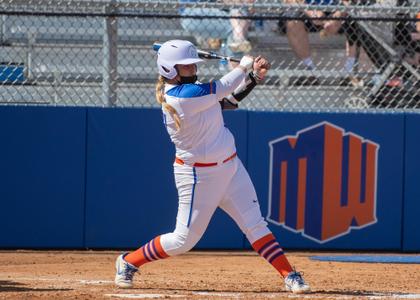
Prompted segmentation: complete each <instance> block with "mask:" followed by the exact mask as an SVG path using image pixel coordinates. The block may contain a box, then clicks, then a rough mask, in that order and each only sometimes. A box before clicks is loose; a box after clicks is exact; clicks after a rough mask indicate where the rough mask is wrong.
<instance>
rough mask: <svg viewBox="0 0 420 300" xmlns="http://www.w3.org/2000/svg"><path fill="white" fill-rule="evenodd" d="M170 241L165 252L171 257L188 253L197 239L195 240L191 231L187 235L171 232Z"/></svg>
mask: <svg viewBox="0 0 420 300" xmlns="http://www.w3.org/2000/svg"><path fill="white" fill-rule="evenodd" d="M171 240H172V242H171V245H170V247H168V248H169V249H168V250H167V251H168V254H169V255H171V256H173V255H178V254H182V253H185V252H188V251H190V250H191V249H192V248H193V247H194V246H195V244H196V243H197V242H198V240H199V237H198V238H197V237H196V235H195V234H193V233H192V232H191V231H190V232H188V233H178V232H173V233H172V234H171Z"/></svg>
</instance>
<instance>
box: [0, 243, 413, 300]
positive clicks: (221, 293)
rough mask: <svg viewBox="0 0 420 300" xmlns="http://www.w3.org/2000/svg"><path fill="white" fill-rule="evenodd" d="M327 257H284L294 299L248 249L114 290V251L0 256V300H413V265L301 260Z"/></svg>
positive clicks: (165, 266) (190, 260) (171, 262)
mask: <svg viewBox="0 0 420 300" xmlns="http://www.w3.org/2000/svg"><path fill="white" fill-rule="evenodd" d="M330 254H331V253H315V252H311V253H309V252H289V253H288V258H289V260H290V261H291V263H292V265H294V266H296V267H297V268H298V270H299V271H303V272H304V277H305V279H306V281H307V282H308V283H309V284H310V285H311V288H312V290H313V292H312V293H311V294H308V295H303V296H297V295H293V294H290V293H288V292H285V291H284V289H283V282H282V280H280V277H279V276H278V275H277V273H276V271H275V270H274V269H273V268H272V267H271V266H270V265H269V264H268V263H267V262H265V261H264V260H263V259H262V258H260V257H259V256H257V255H255V254H254V253H253V252H190V253H188V254H184V255H181V256H178V257H173V258H169V259H166V260H163V261H157V262H154V263H150V264H146V265H144V266H143V267H142V268H141V273H140V274H137V275H136V277H135V288H134V289H129V290H121V289H117V288H116V287H115V286H114V284H113V279H114V274H115V273H114V272H115V270H114V262H115V258H116V257H117V256H118V255H119V252H116V251H0V299H158V298H166V299H172V298H177V299H290V298H293V299H420V265H419V264H368V263H339V262H321V261H314V260H310V259H309V256H312V255H330ZM342 254H343V253H340V255H342Z"/></svg>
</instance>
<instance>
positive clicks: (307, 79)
mask: <svg viewBox="0 0 420 300" xmlns="http://www.w3.org/2000/svg"><path fill="white" fill-rule="evenodd" d="M290 83H291V85H294V86H308V85H319V84H320V82H319V80H318V78H316V77H315V76H299V77H291V78H290Z"/></svg>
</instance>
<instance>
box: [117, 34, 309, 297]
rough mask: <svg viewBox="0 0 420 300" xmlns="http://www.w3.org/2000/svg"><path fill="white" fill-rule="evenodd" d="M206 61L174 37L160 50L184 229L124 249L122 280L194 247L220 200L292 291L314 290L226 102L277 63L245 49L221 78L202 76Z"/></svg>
mask: <svg viewBox="0 0 420 300" xmlns="http://www.w3.org/2000/svg"><path fill="white" fill-rule="evenodd" d="M201 62H202V60H201V59H200V58H199V57H198V55H197V50H196V48H195V46H194V45H193V44H192V43H190V42H188V41H183V40H172V41H168V42H166V43H164V44H163V45H162V46H161V48H160V49H159V51H158V59H157V65H158V68H159V74H160V76H159V79H158V82H157V85H156V99H157V101H158V102H159V103H160V104H161V105H162V110H163V116H164V123H165V126H166V128H167V131H168V133H169V136H170V138H171V140H172V142H173V143H174V144H175V147H176V158H175V162H174V173H175V182H176V187H177V189H178V196H179V204H178V215H177V220H176V228H175V231H174V232H171V233H167V234H164V235H161V236H158V237H156V238H154V239H153V240H151V241H150V242H148V243H147V244H145V245H144V246H142V247H141V248H139V249H138V250H136V251H134V252H131V253H125V254H122V255H120V256H119V257H118V258H117V260H116V269H117V273H116V276H115V283H116V285H117V286H118V287H121V288H131V287H132V286H133V276H134V274H135V272H137V271H138V268H139V267H140V266H141V265H143V264H145V263H148V262H151V261H155V260H158V259H163V258H166V257H170V256H174V255H178V254H181V253H185V252H187V251H189V250H190V249H192V248H193V247H194V245H195V244H196V243H197V242H198V241H199V239H200V238H201V236H202V235H203V233H204V231H205V230H206V228H207V225H208V224H209V222H210V219H211V217H212V216H213V213H214V212H215V210H216V208H217V207H220V208H221V209H223V210H224V211H225V212H226V213H228V214H229V215H230V216H231V217H232V218H233V219H234V220H235V222H236V223H237V224H238V226H239V227H240V228H241V230H242V231H243V232H244V234H245V235H246V237H247V238H248V240H249V241H250V243H251V244H252V247H253V248H254V249H255V251H257V252H258V253H259V254H260V255H261V256H262V257H264V258H265V259H266V260H267V261H268V262H269V263H270V264H271V265H273V267H274V268H275V269H276V270H277V271H278V272H279V273H280V274H281V275H282V276H283V277H284V282H285V286H286V289H287V290H289V291H292V292H294V293H305V292H309V291H310V288H309V286H308V285H307V284H306V283H305V281H304V280H303V278H302V276H301V274H300V273H298V272H296V271H294V270H293V269H292V267H291V266H290V264H289V262H288V260H287V258H286V256H285V255H284V252H283V249H282V248H281V247H280V245H279V244H278V242H277V241H276V239H275V237H274V236H273V235H272V233H271V231H270V230H269V229H268V227H267V223H266V222H265V220H264V218H263V217H262V215H261V211H260V206H259V204H258V200H257V195H256V193H255V189H254V186H253V184H252V182H251V179H250V177H249V175H248V173H247V171H246V170H245V168H244V166H243V165H242V162H241V161H240V159H239V158H238V157H237V155H236V148H235V141H234V137H233V135H232V133H231V132H230V131H229V129H227V128H226V127H225V126H224V122H223V115H222V109H234V108H236V107H237V106H238V101H240V100H242V99H243V98H244V97H245V96H246V95H248V93H249V92H250V91H251V90H252V89H253V88H254V87H255V85H256V84H257V82H258V81H259V80H262V79H263V77H264V75H265V73H266V72H267V70H268V68H269V67H270V65H269V63H268V62H267V60H266V59H264V58H263V57H260V56H259V57H257V58H256V59H255V60H254V59H253V58H252V57H251V56H244V57H243V58H242V59H241V61H240V63H239V65H238V66H237V67H236V68H234V69H233V70H231V71H230V72H229V73H228V74H226V75H225V76H223V77H222V78H221V79H220V80H217V81H211V82H208V83H199V82H198V81H197V75H196V74H197V65H196V64H198V63H201Z"/></svg>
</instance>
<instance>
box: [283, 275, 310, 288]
mask: <svg viewBox="0 0 420 300" xmlns="http://www.w3.org/2000/svg"><path fill="white" fill-rule="evenodd" d="M284 284H285V287H286V290H287V291H289V292H292V293H294V294H304V293H309V292H310V291H311V288H310V287H309V285H307V284H306V283H305V280H303V278H302V275H301V273H299V272H296V271H292V272H290V273H289V274H288V275H287V276H286V278H285V279H284Z"/></svg>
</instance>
